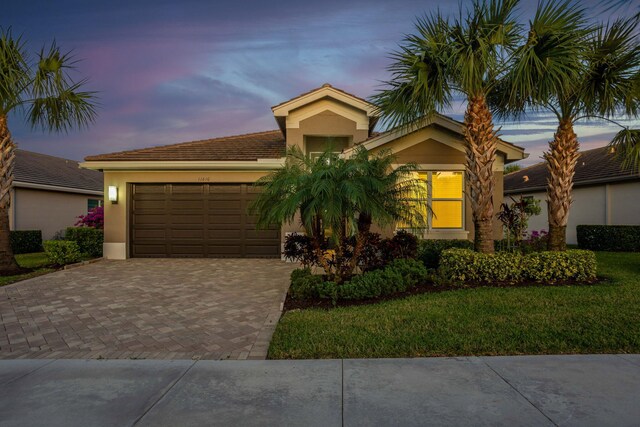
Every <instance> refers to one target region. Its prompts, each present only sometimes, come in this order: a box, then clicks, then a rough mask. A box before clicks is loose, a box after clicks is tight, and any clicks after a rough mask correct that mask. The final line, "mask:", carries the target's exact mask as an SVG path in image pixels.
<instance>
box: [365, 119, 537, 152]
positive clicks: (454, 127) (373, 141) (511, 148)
mask: <svg viewBox="0 0 640 427" xmlns="http://www.w3.org/2000/svg"><path fill="white" fill-rule="evenodd" d="M425 129H432V130H433V131H434V132H437V133H441V134H443V135H444V134H447V133H448V134H455V135H457V136H458V137H464V124H463V123H461V122H459V121H457V120H454V119H452V118H450V117H447V116H445V115H442V114H439V113H436V114H434V115H433V116H432V117H430V118H424V119H422V120H420V121H419V122H417V123H415V124H413V125H409V126H399V127H396V128H393V129H390V130H388V131H386V132H382V133H379V134H376V135H374V136H372V137H371V138H369V139H367V140H366V141H363V142H362V143H361V144H360V145H362V146H364V147H365V148H366V149H367V150H372V149H375V148H378V147H382V146H384V145H386V144H389V143H392V142H393V141H396V140H398V139H400V138H402V137H404V136H407V135H409V134H412V133H414V132H420V131H424V130H425ZM415 141H416V143H418V141H419V140H417V139H416V140H415ZM438 141H439V142H442V143H443V144H446V145H448V146H450V147H451V148H455V149H457V150H459V151H465V147H464V144H463V140H462V138H455V139H454V138H446V137H444V138H438ZM404 148H408V147H404ZM498 151H499V152H501V153H503V154H504V155H505V160H506V163H509V162H513V161H517V160H522V159H525V158H527V157H528V154H527V153H525V152H524V148H522V147H519V146H517V145H514V144H512V143H510V142H507V141H503V140H502V139H499V140H498Z"/></svg>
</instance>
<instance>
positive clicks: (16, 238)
mask: <svg viewBox="0 0 640 427" xmlns="http://www.w3.org/2000/svg"><path fill="white" fill-rule="evenodd" d="M9 241H10V242H11V250H13V253H14V254H16V255H17V254H30V253H33V252H42V251H43V248H42V231H40V230H14V231H11V232H10V233H9Z"/></svg>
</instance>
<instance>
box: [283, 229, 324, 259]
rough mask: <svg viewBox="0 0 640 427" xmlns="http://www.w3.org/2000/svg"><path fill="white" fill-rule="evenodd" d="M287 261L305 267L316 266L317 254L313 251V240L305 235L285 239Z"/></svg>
mask: <svg viewBox="0 0 640 427" xmlns="http://www.w3.org/2000/svg"><path fill="white" fill-rule="evenodd" d="M282 254H283V255H284V257H285V259H287V260H289V261H295V262H299V263H300V264H302V266H303V267H311V266H313V265H315V264H316V254H315V253H314V251H313V247H312V242H311V238H310V237H309V236H306V235H304V234H298V233H292V234H288V235H287V237H285V239H284V251H283V252H282Z"/></svg>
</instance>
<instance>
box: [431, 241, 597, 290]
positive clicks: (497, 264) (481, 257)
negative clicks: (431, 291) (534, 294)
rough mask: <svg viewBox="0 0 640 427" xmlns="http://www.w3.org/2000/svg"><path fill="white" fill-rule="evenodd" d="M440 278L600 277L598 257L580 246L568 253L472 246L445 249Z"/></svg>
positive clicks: (477, 280)
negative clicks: (489, 250)
mask: <svg viewBox="0 0 640 427" xmlns="http://www.w3.org/2000/svg"><path fill="white" fill-rule="evenodd" d="M438 275H439V277H440V278H441V279H442V280H444V281H449V282H474V283H491V282H512V283H517V282H526V281H534V282H558V281H566V280H578V281H584V280H591V279H595V277H596V256H595V254H594V253H593V252H591V251H585V250H580V249H573V250H567V251H565V252H533V253H529V254H524V255H523V254H521V253H518V252H497V253H495V254H482V253H478V252H474V251H472V250H469V249H447V250H445V251H443V252H442V258H441V261H440V267H439V269H438Z"/></svg>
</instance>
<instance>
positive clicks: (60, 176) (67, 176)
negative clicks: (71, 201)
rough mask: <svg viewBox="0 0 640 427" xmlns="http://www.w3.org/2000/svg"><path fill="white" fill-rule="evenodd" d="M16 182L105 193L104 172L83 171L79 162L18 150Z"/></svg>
mask: <svg viewBox="0 0 640 427" xmlns="http://www.w3.org/2000/svg"><path fill="white" fill-rule="evenodd" d="M13 174H14V175H13V176H14V182H18V183H19V182H25V183H29V184H41V185H54V186H57V187H67V188H73V189H82V190H91V191H100V192H102V191H104V189H103V177H102V172H97V171H92V170H87V169H81V168H80V167H79V166H78V162H76V161H74V160H67V159H62V158H60V157H54V156H49V155H46V154H40V153H34V152H32V151H25V150H20V149H18V150H16V163H15V167H14V169H13Z"/></svg>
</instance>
